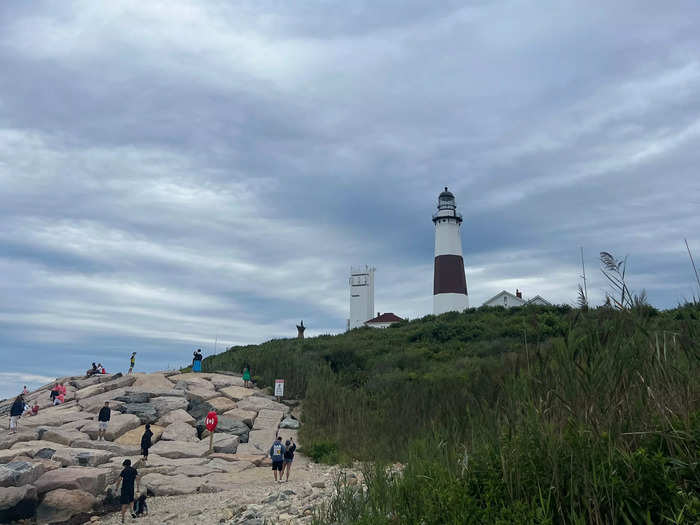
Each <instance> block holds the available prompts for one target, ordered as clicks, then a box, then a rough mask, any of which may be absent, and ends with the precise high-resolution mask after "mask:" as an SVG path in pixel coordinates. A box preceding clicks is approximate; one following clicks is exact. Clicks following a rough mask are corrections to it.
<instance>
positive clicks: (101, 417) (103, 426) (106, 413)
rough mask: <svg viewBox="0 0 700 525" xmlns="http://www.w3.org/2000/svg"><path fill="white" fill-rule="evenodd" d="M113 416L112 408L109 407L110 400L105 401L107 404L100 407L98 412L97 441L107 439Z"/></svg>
mask: <svg viewBox="0 0 700 525" xmlns="http://www.w3.org/2000/svg"><path fill="white" fill-rule="evenodd" d="M111 417H112V409H111V408H109V401H105V406H103V407H102V408H100V413H99V414H97V441H100V440H102V441H104V440H105V432H106V431H107V426H108V425H109V420H110V418H111Z"/></svg>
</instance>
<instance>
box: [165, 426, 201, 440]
mask: <svg viewBox="0 0 700 525" xmlns="http://www.w3.org/2000/svg"><path fill="white" fill-rule="evenodd" d="M163 439H164V440H168V441H188V442H192V443H199V439H197V431H196V430H195V429H194V427H193V426H192V425H188V424H187V423H182V422H179V423H173V424H172V425H170V426H168V427H166V429H165V431H164V432H163Z"/></svg>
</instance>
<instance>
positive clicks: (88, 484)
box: [34, 467, 106, 495]
mask: <svg viewBox="0 0 700 525" xmlns="http://www.w3.org/2000/svg"><path fill="white" fill-rule="evenodd" d="M34 485H35V486H36V489H37V491H38V492H39V494H43V493H44V492H49V491H51V490H55V489H68V490H84V491H86V492H89V493H90V494H95V495H97V494H100V493H101V492H102V491H104V489H105V486H106V473H105V471H104V470H103V469H99V468H94V467H67V468H59V469H56V470H51V471H49V472H46V473H45V474H44V475H43V476H41V477H40V478H39V479H38V480H37V481H36V483H35V484H34Z"/></svg>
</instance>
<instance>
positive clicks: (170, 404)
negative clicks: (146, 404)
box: [150, 396, 189, 417]
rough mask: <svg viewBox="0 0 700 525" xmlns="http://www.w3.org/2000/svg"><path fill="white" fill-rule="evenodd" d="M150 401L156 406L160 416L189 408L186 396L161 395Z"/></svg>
mask: <svg viewBox="0 0 700 525" xmlns="http://www.w3.org/2000/svg"><path fill="white" fill-rule="evenodd" d="M150 403H151V404H152V405H153V406H154V407H155V408H156V411H157V412H158V417H163V416H164V415H165V414H167V413H169V412H173V411H174V410H187V407H188V406H189V402H188V401H187V399H185V398H184V397H176V396H159V397H154V398H153V399H151V401H150Z"/></svg>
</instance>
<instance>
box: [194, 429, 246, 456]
mask: <svg viewBox="0 0 700 525" xmlns="http://www.w3.org/2000/svg"><path fill="white" fill-rule="evenodd" d="M207 441H208V439H206V438H205V439H204V440H203V441H202V442H203V443H206V442H207ZM238 443H239V440H238V436H234V435H231V434H221V433H218V432H217V433H215V434H214V452H220V453H224V454H235V453H236V449H238Z"/></svg>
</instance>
